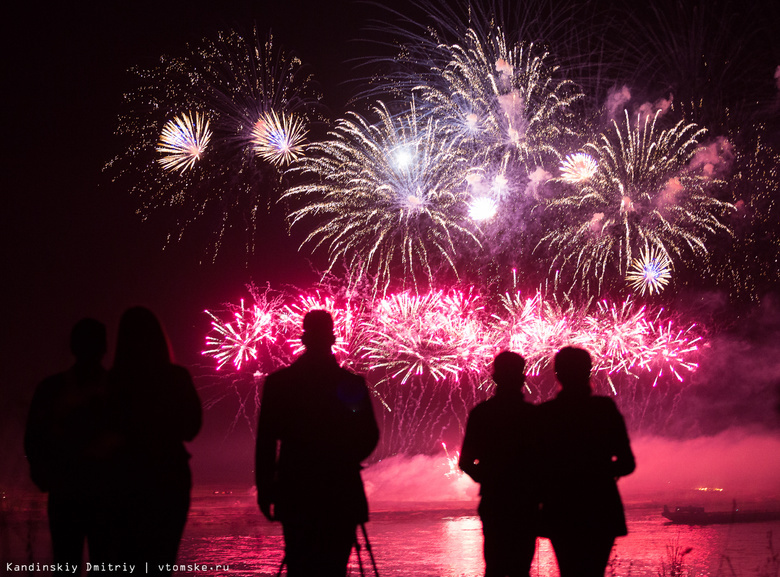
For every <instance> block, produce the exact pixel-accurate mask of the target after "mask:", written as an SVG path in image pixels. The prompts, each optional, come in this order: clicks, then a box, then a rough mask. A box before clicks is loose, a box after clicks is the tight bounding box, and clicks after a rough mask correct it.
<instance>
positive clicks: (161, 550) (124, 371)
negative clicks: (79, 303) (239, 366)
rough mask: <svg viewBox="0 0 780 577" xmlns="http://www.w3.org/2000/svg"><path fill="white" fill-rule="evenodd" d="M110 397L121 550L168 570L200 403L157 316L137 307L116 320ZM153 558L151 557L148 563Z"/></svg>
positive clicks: (129, 559) (185, 502)
mask: <svg viewBox="0 0 780 577" xmlns="http://www.w3.org/2000/svg"><path fill="white" fill-rule="evenodd" d="M109 386H110V393H109V402H110V411H111V415H112V419H113V422H114V426H115V428H116V431H117V434H118V436H119V439H120V443H119V449H118V450H117V451H116V456H115V459H114V464H113V473H114V475H115V479H114V486H115V488H116V496H117V498H116V500H115V505H116V506H115V508H114V511H113V522H114V523H115V527H114V529H115V532H114V537H115V539H116V542H117V544H118V547H119V549H118V558H119V559H120V560H121V561H122V562H124V563H132V564H134V565H137V566H139V567H140V569H141V570H144V569H146V568H147V567H148V569H147V570H148V572H149V573H153V574H170V572H171V568H170V567H168V566H169V565H173V564H175V563H176V553H177V551H178V547H179V542H180V540H181V536H182V533H183V531H184V525H185V522H186V520H187V513H188V510H189V505H190V489H191V487H192V479H191V475H190V466H189V458H190V455H189V453H188V452H187V450H186V449H185V448H184V441H191V440H192V439H193V438H194V437H195V435H196V434H197V433H198V431H199V430H200V426H201V418H202V410H201V404H200V399H199V397H198V393H197V391H196V390H195V386H194V385H193V382H192V378H191V377H190V374H189V372H187V369H185V368H184V367H180V366H178V365H174V364H172V362H171V354H170V352H169V348H168V341H167V339H166V337H165V333H164V332H163V328H162V326H161V325H160V322H159V321H158V320H157V317H155V315H154V314H153V313H152V312H151V311H150V310H148V309H146V308H143V307H133V308H130V309H128V310H127V311H125V313H124V314H123V315H122V318H121V319H120V322H119V333H118V335H117V347H116V355H115V357H114V366H113V367H112V369H111V371H110V373H109ZM147 563H148V565H146V564H147Z"/></svg>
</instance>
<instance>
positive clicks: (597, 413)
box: [539, 347, 635, 577]
mask: <svg viewBox="0 0 780 577" xmlns="http://www.w3.org/2000/svg"><path fill="white" fill-rule="evenodd" d="M590 370H591V358H590V354H588V352H587V351H585V350H583V349H580V348H576V347H565V348H563V349H561V350H560V351H558V353H557V354H556V355H555V374H556V377H557V379H558V382H559V383H560V385H561V391H560V392H559V393H558V395H557V397H555V398H554V399H552V400H550V401H547V402H546V403H543V404H542V405H540V407H539V414H540V422H541V424H542V427H541V432H542V437H541V438H542V440H543V451H544V453H543V456H544V458H545V466H544V468H543V469H544V482H543V484H542V487H543V495H542V522H543V525H544V534H545V536H547V537H549V538H550V541H551V542H552V545H553V549H554V550H555V556H556V558H557V560H558V568H559V570H560V573H561V577H573V576H576V577H603V575H604V571H605V569H606V566H607V562H608V561H609V554H610V551H611V550H612V545H613V543H614V541H615V537H618V536H620V535H625V534H626V533H627V532H628V531H627V528H626V518H625V514H624V512H623V503H622V502H621V500H620V494H619V492H618V489H617V483H616V480H617V478H618V477H622V476H624V475H628V474H630V473H632V472H633V471H634V468H635V462H634V454H633V453H632V452H631V446H630V443H629V440H628V433H627V432H626V426H625V423H624V421H623V417H622V415H621V414H620V412H619V411H618V409H617V407H616V406H615V403H614V402H613V401H612V399H610V398H609V397H600V396H595V395H593V394H592V391H591V388H590Z"/></svg>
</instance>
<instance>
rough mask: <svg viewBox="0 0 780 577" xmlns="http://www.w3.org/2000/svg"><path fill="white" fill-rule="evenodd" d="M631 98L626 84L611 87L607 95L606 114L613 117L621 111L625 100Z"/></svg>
mask: <svg viewBox="0 0 780 577" xmlns="http://www.w3.org/2000/svg"><path fill="white" fill-rule="evenodd" d="M629 100H631V91H629V89H628V87H627V86H623V87H622V88H620V89H618V88H611V89H610V90H609V95H608V96H607V105H606V106H607V116H608V117H609V118H615V115H616V114H617V113H618V112H622V110H623V107H624V105H625V104H626V102H628V101H629Z"/></svg>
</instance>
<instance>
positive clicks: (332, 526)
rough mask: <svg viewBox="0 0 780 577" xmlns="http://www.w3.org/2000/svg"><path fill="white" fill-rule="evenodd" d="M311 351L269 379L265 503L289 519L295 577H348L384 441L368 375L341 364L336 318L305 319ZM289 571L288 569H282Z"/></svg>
mask: <svg viewBox="0 0 780 577" xmlns="http://www.w3.org/2000/svg"><path fill="white" fill-rule="evenodd" d="M301 340H302V342H303V344H304V345H305V347H306V351H305V352H304V353H303V354H302V355H301V356H300V357H299V358H298V359H297V360H296V361H295V362H293V363H292V365H290V366H289V367H287V368H284V369H282V370H280V371H277V372H275V373H273V374H271V375H269V376H268V378H267V379H266V381H265V385H264V390H263V398H262V405H261V407H260V417H259V421H258V427H257V448H256V469H255V471H256V476H257V479H256V481H257V501H258V504H259V506H260V511H261V512H262V513H263V515H264V516H265V517H266V518H267V519H269V520H272V521H274V520H276V521H281V523H282V530H283V532H284V542H285V553H284V555H285V556H284V561H283V564H286V566H287V574H288V575H289V577H343V576H344V575H345V574H346V569H347V563H348V561H349V556H350V552H351V550H352V546H353V545H355V543H356V529H357V526H358V525H360V524H362V523H365V522H366V521H367V520H368V503H367V501H366V495H365V492H364V490H363V481H362V479H361V476H360V471H361V462H362V461H363V460H364V459H366V458H367V457H368V456H369V455H370V454H371V452H372V451H373V450H374V448H375V447H376V445H377V443H378V441H379V429H378V427H377V424H376V421H375V419H374V412H373V408H372V406H371V399H370V397H369V392H368V389H367V388H366V384H365V381H364V379H363V377H360V376H357V375H355V374H353V373H351V372H349V371H347V370H345V369H343V368H341V367H339V364H338V362H337V361H336V358H335V356H334V355H333V354H332V353H331V346H332V345H333V343H334V342H335V336H334V334H333V319H332V317H331V316H330V314H329V313H328V312H326V311H322V310H314V311H310V312H309V313H307V314H306V316H305V317H304V319H303V335H302V336H301ZM280 572H281V571H280Z"/></svg>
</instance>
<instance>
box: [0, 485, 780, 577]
mask: <svg viewBox="0 0 780 577" xmlns="http://www.w3.org/2000/svg"><path fill="white" fill-rule="evenodd" d="M17 505H18V506H14V507H9V508H7V510H2V511H0V513H2V514H1V515H0V558H2V559H3V562H4V563H3V566H5V562H8V561H10V562H13V563H26V562H30V561H35V562H40V563H45V562H50V561H51V549H50V542H49V540H48V529H47V523H46V513H45V500H44V499H43V498H42V497H40V496H38V497H37V498H36V499H35V500H31V501H29V502H28V501H24V502H19V503H18V504H17ZM372 507H373V510H372V515H371V521H370V522H369V523H368V524H367V530H368V535H369V538H370V540H371V544H372V546H373V550H374V555H375V557H376V561H377V565H378V567H379V572H380V574H381V575H383V576H385V577H386V576H397V577H477V576H481V575H482V574H483V572H484V562H483V560H482V528H481V525H480V521H479V518H478V517H477V516H476V514H475V513H476V504H475V503H455V504H449V505H444V504H441V503H439V504H437V505H428V506H423V505H419V504H417V505H410V504H408V503H406V504H403V505H393V506H389V505H384V506H383V505H381V504H376V503H372ZM661 508H662V507H661V506H659V505H652V506H642V507H631V506H629V507H628V508H627V511H626V514H627V518H628V525H629V531H630V533H629V535H628V536H626V537H621V538H619V539H618V540H617V543H616V546H615V549H614V551H613V556H612V560H611V562H610V567H609V569H608V572H607V575H608V576H610V577H628V576H630V577H657V576H658V575H659V574H663V573H662V571H663V567H664V565H665V566H666V567H667V568H668V567H669V564H670V562H671V560H672V557H673V555H674V551H675V548H676V550H677V552H678V553H680V552H683V551H686V550H688V549H690V552H689V553H687V554H686V555H685V556H684V557H683V562H684V573H682V574H688V575H696V576H697V577H736V576H738V577H767V576H775V575H778V574H780V558H779V557H778V553H777V552H778V550H780V522H778V521H774V522H766V523H744V524H736V525H711V526H706V527H689V526H677V525H669V524H667V523H666V522H665V520H664V519H663V518H662V517H661ZM361 542H362V538H361ZM283 545H284V544H283V539H282V534H281V526H280V525H279V524H271V523H268V522H267V521H265V520H264V519H263V518H262V517H261V515H260V513H259V511H258V510H257V504H256V502H255V498H254V497H253V496H251V495H249V494H248V492H247V493H244V494H240V495H232V494H221V495H204V494H201V495H199V496H196V497H195V498H194V499H193V504H192V509H191V512H190V518H189V521H188V523H187V528H186V531H185V536H184V539H183V541H182V545H181V548H180V551H179V558H178V562H179V563H180V564H182V565H185V566H186V565H189V566H190V567H189V568H188V567H185V568H184V570H181V571H179V572H177V575H182V576H187V575H208V576H215V577H216V576H222V575H224V576H226V577H227V576H231V577H244V576H246V577H250V576H251V577H272V576H275V575H277V573H278V571H279V567H280V564H281V561H282V551H283ZM362 558H363V566H364V569H365V574H366V575H371V574H372V571H371V565H370V561H369V559H368V555H367V553H366V552H365V550H364V551H363V554H362ZM196 564H197V567H195V565H196ZM217 566H221V567H220V568H217ZM204 567H205V570H204ZM350 567H351V569H350V571H351V573H350V574H351V575H359V574H360V572H359V569H358V563H357V558H356V556H355V555H354V554H353V558H352V562H351V566H350ZM666 574H667V575H669V574H670V572H669V570H668V569H667V571H666ZM531 575H533V576H535V577H557V576H558V571H557V568H556V565H555V557H554V555H553V552H552V549H551V547H550V543H549V541H547V540H546V539H539V540H538V541H537V552H536V556H535V558H534V564H533V567H532V571H531Z"/></svg>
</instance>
